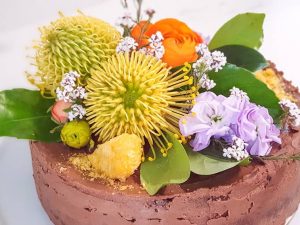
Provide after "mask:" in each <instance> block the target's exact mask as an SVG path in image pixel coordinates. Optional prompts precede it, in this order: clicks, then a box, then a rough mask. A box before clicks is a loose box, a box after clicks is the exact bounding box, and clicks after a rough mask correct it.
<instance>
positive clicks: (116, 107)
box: [0, 1, 300, 195]
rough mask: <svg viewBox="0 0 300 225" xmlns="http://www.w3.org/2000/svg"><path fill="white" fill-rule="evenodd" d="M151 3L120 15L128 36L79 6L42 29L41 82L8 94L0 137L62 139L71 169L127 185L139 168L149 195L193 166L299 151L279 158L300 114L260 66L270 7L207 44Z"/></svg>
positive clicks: (32, 77)
mask: <svg viewBox="0 0 300 225" xmlns="http://www.w3.org/2000/svg"><path fill="white" fill-rule="evenodd" d="M141 2H142V1H137V3H138V9H137V18H132V17H131V16H130V15H128V14H126V15H125V16H123V17H121V18H120V20H119V22H118V24H119V25H120V26H121V28H122V31H123V35H122V34H121V33H120V32H119V31H118V29H117V28H115V27H113V26H112V25H110V24H108V23H106V22H104V21H102V20H100V19H98V18H93V17H90V16H87V15H84V14H83V13H81V12H80V13H79V15H76V16H64V15H62V14H61V13H60V18H59V19H58V20H56V21H54V22H52V23H51V24H50V25H48V26H45V27H42V28H40V32H41V35H40V40H39V41H38V42H36V44H35V46H34V49H35V50H36V54H35V57H34V61H35V63H34V65H35V67H36V71H35V73H33V74H29V75H28V80H29V81H30V82H31V83H33V84H34V85H35V86H36V87H37V88H38V89H39V90H36V91H33V90H25V89H13V90H3V91H1V92H0V122H1V128H0V135H1V136H13V137H17V138H22V139H29V140H33V141H43V142H62V143H63V144H64V145H65V146H68V147H69V148H70V149H73V151H74V155H73V156H70V160H69V162H70V164H71V165H72V166H74V167H76V168H77V169H79V170H84V171H89V172H91V171H92V172H93V173H94V174H96V176H97V177H98V178H97V179H104V180H105V179H113V180H119V181H122V182H124V181H126V179H127V178H129V177H130V176H134V175H135V174H137V173H138V174H139V179H140V185H141V188H143V189H145V190H146V191H147V192H148V193H149V195H155V194H159V191H160V190H162V188H164V187H165V186H168V185H170V184H182V183H184V182H186V181H188V180H189V179H190V177H191V174H192V173H193V174H198V175H202V176H207V175H212V174H217V173H220V172H223V171H225V170H228V169H230V168H232V167H236V166H249V165H251V163H253V161H254V160H257V159H260V160H262V161H264V160H277V159H286V160H295V159H298V156H297V155H293V154H292V155H285V156H284V157H279V158H278V157H277V158H276V157H275V156H273V154H275V152H273V150H272V147H273V146H280V144H281V143H282V140H281V136H280V134H281V133H284V132H294V131H296V130H299V126H300V110H299V108H298V106H297V104H298V102H297V99H295V98H293V95H291V94H290V93H287V92H286V90H284V88H282V87H279V86H280V85H279V82H278V80H276V79H277V78H274V80H273V78H272V76H269V75H270V73H272V72H270V71H269V70H268V69H267V70H266V71H267V72H265V71H262V69H266V68H267V67H268V66H269V62H268V61H266V59H265V58H264V57H263V56H262V54H261V53H259V52H258V48H259V47H260V45H261V43H262V39H263V29H262V26H263V20H264V17H265V15H264V14H258V13H244V14H240V15H237V16H236V17H234V18H232V19H231V20H230V21H228V22H227V23H225V25H223V26H222V27H221V28H220V29H219V30H218V32H217V33H216V34H215V35H214V36H213V37H212V39H211V40H210V41H209V42H207V41H206V40H205V38H203V36H202V35H200V34H199V33H198V32H196V31H194V30H193V29H192V28H190V27H189V26H188V25H187V24H186V23H184V22H183V21H180V20H178V19H176V18H165V19H162V20H159V21H156V22H152V19H153V17H154V14H155V11H154V10H151V9H149V10H147V11H146V14H145V15H143V14H142V11H141ZM123 4H124V7H125V8H127V7H128V4H127V2H126V1H124V2H123ZM145 18H146V19H145ZM201 32H203V31H201ZM266 73H267V75H266ZM292 101H295V102H292ZM75 149H77V150H75ZM78 149H80V150H79V151H80V154H79V155H76V154H77V153H78ZM53 151H55V149H53ZM80 162H83V163H85V166H84V167H80V166H78V165H83V164H82V163H80ZM82 168H83V169H82ZM137 171H139V172H137ZM90 174H91V173H90ZM89 176H91V175H89Z"/></svg>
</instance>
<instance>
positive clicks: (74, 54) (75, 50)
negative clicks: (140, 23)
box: [28, 13, 121, 96]
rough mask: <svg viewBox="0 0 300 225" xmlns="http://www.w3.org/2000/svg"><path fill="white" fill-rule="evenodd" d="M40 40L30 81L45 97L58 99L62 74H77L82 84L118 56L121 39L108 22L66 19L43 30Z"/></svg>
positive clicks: (75, 17)
mask: <svg viewBox="0 0 300 225" xmlns="http://www.w3.org/2000/svg"><path fill="white" fill-rule="evenodd" d="M40 33H41V37H40V41H39V42H38V43H37V44H36V45H35V46H34V48H35V50H36V55H35V63H34V65H35V66H36V73H35V74H33V75H28V79H29V81H31V82H32V83H33V84H35V85H36V86H37V87H38V88H40V90H41V93H42V94H43V95H44V96H55V88H56V87H57V86H59V82H60V81H61V80H62V76H63V74H65V73H67V72H69V71H77V72H78V73H79V74H81V78H80V79H81V80H80V82H81V83H84V82H85V79H86V78H87V77H89V76H90V73H91V70H93V69H94V70H99V69H100V64H101V63H102V62H103V61H106V60H107V59H108V58H109V57H110V56H111V55H112V54H114V53H115V49H116V46H117V44H118V42H119V39H120V37H121V35H120V33H119V32H118V31H117V30H116V29H115V28H114V27H112V26H111V25H109V24H108V23H106V22H104V21H102V20H99V19H96V18H93V17H89V16H85V15H83V14H82V13H80V14H79V15H77V16H71V17H65V16H63V15H61V18H59V19H58V20H56V21H54V22H52V23H51V24H50V25H49V26H44V27H41V28H40Z"/></svg>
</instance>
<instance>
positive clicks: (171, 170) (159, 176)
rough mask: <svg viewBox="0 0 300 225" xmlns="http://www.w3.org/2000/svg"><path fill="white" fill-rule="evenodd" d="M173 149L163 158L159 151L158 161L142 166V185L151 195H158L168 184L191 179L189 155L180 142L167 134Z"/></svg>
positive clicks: (144, 163)
mask: <svg viewBox="0 0 300 225" xmlns="http://www.w3.org/2000/svg"><path fill="white" fill-rule="evenodd" d="M167 138H168V140H169V141H170V142H171V143H172V144H173V147H172V148H171V149H170V150H169V151H168V155H167V156H166V157H163V156H162V154H161V153H160V152H159V151H157V153H156V160H154V161H145V162H143V163H142V165H141V175H140V178H141V183H142V185H143V186H144V188H145V189H146V191H147V192H148V193H149V194H150V195H154V194H156V193H157V192H158V191H159V190H160V189H161V188H162V187H164V186H165V185H167V184H180V183H183V182H185V181H186V180H187V179H188V178H189V177H190V165H189V158H188V156H187V153H186V151H185V149H184V147H183V146H182V144H180V143H179V141H178V140H177V139H176V138H175V137H173V135H171V134H167Z"/></svg>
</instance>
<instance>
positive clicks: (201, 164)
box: [186, 148, 250, 175]
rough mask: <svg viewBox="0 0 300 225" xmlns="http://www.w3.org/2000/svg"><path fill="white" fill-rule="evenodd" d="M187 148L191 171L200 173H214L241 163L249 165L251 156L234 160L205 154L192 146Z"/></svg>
mask: <svg viewBox="0 0 300 225" xmlns="http://www.w3.org/2000/svg"><path fill="white" fill-rule="evenodd" d="M186 150H187V154H188V156H189V159H190V168H191V171H192V172H193V173H195V174H198V175H212V174H216V173H220V172H222V171H225V170H228V169H230V168H233V167H235V166H238V165H239V164H242V165H243V164H245V165H248V164H249V162H250V161H249V158H246V159H244V160H242V161H234V160H227V159H225V158H223V159H222V158H220V157H214V156H212V155H204V154H201V153H200V152H195V151H193V150H192V149H191V148H186ZM208 151H209V149H208Z"/></svg>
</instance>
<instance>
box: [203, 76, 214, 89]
mask: <svg viewBox="0 0 300 225" xmlns="http://www.w3.org/2000/svg"><path fill="white" fill-rule="evenodd" d="M199 84H200V86H201V87H202V88H204V89H206V90H210V89H212V88H214V87H215V86H216V83H215V82H214V81H213V80H211V79H209V78H208V76H207V75H206V74H203V75H202V77H201V78H200V80H199Z"/></svg>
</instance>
